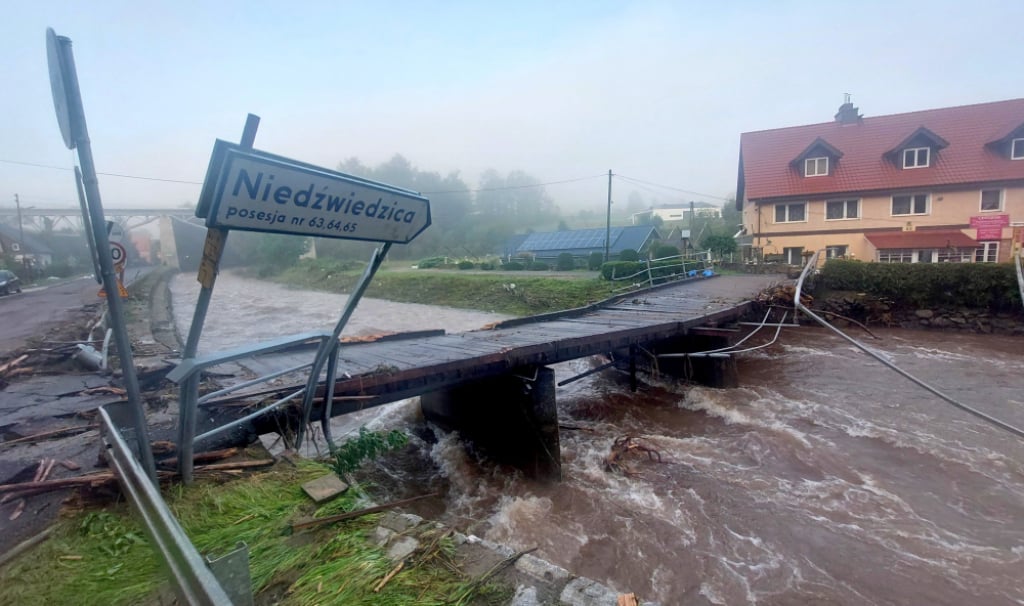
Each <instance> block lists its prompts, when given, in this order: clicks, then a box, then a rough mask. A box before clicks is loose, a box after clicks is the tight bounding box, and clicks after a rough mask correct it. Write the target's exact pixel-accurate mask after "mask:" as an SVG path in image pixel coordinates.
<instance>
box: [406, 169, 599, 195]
mask: <svg viewBox="0 0 1024 606" xmlns="http://www.w3.org/2000/svg"><path fill="white" fill-rule="evenodd" d="M604 176H606V175H605V173H602V174H600V175H591V176H589V177H579V178H576V179H565V180H562V181H548V182H547V183H533V184H530V185H505V186H502V187H480V188H476V189H450V190H447V191H425V192H421V193H423V194H462V193H468V192H472V193H477V192H481V191H502V190H506V189H529V188H531V187H545V186H547V185H561V184H563V183H576V182H578V181H586V180H588V179H596V178H598V177H604Z"/></svg>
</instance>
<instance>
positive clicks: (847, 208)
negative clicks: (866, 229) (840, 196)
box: [825, 198, 860, 221]
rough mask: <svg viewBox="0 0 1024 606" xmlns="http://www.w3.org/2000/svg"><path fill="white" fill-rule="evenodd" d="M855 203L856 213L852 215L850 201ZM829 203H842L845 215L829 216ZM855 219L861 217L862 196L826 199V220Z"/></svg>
mask: <svg viewBox="0 0 1024 606" xmlns="http://www.w3.org/2000/svg"><path fill="white" fill-rule="evenodd" d="M851 202H852V203H853V205H854V210H855V211H856V213H855V214H854V215H853V216H852V217H851V216H850V203H851ZM829 204H842V205H843V216H842V217H839V218H837V219H829V217H828V205H829ZM854 219H860V198H849V199H847V200H826V201H825V220H826V221H851V220H854Z"/></svg>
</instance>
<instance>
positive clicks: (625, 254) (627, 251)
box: [619, 248, 640, 261]
mask: <svg viewBox="0 0 1024 606" xmlns="http://www.w3.org/2000/svg"><path fill="white" fill-rule="evenodd" d="M639 260H640V253H638V252H636V251H635V250H633V249H632V248H624V249H623V250H622V252H620V253H619V261H639Z"/></svg>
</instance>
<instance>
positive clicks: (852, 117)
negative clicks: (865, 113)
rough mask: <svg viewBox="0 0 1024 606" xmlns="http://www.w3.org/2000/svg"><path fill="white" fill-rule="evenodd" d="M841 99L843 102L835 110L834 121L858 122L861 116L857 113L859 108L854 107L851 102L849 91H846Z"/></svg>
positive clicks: (841, 122)
mask: <svg viewBox="0 0 1024 606" xmlns="http://www.w3.org/2000/svg"><path fill="white" fill-rule="evenodd" d="M843 99H844V100H843V104H842V105H840V106H839V111H838V112H836V122H838V123H840V124H860V122H861V119H862V116H861V115H860V114H859V113H858V112H859V111H860V110H858V109H857V108H856V107H854V106H853V102H852V101H850V93H846V94H845V96H844V98H843Z"/></svg>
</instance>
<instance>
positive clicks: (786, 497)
mask: <svg viewBox="0 0 1024 606" xmlns="http://www.w3.org/2000/svg"><path fill="white" fill-rule="evenodd" d="M188 280H191V282H192V283H193V284H194V278H190V277H184V276H182V277H179V278H177V280H176V282H175V284H174V288H175V291H176V295H175V300H174V301H175V309H176V317H177V319H178V323H179V329H180V330H182V331H183V334H184V333H185V332H186V331H187V324H188V322H189V321H190V320H191V306H192V305H193V304H194V300H195V292H196V290H197V289H196V288H194V287H192V286H191V285H188V284H185V282H186V281H188ZM218 297H219V298H218ZM343 301H344V297H343V296H338V295H326V294H323V293H310V292H303V291H297V290H289V289H286V288H283V287H281V286H276V285H273V284H267V283H263V282H257V281H250V280H243V279H239V278H236V277H233V276H230V275H227V276H224V277H222V278H221V279H220V280H219V281H218V284H217V293H216V294H215V295H214V311H213V313H211V321H210V328H209V330H208V331H207V333H206V337H207V338H208V339H209V340H208V341H207V340H206V339H205V338H204V341H203V346H202V347H201V349H203V350H207V345H208V346H209V347H210V348H212V349H219V348H222V347H224V346H228V345H235V344H238V343H242V342H246V341H251V340H253V339H260V338H267V337H270V336H279V335H283V334H291V333H296V332H301V331H305V330H312V329H316V328H323V327H330V325H331V324H332V322H333V319H334V317H336V316H337V314H338V312H339V311H340V309H341V305H342V303H343ZM221 302H223V303H222V304H221V305H220V307H221V308H222V309H218V303H221ZM222 312H223V313H224V314H225V315H224V316H217V315H215V314H219V313H222ZM364 312H365V315H363V316H362V317H361V316H360V314H361V313H364ZM217 318H220V319H217ZM496 319H500V316H495V315H490V314H481V313H473V312H463V311H459V310H452V309H448V308H435V307H427V306H404V305H402V304H396V303H386V302H380V301H372V300H367V301H365V302H363V303H362V304H361V306H360V309H359V311H358V312H357V313H356V317H354V318H353V320H354V324H353V328H352V331H347V332H346V334H361V333H374V332H385V331H400V330H421V329H426V328H445V329H448V330H449V331H457V330H466V329H471V328H474V327H477V326H481V325H483V324H485V323H487V322H491V321H494V320H496ZM317 322H319V324H317ZM311 324H312V325H311ZM876 334H877V335H878V336H879V337H880V339H878V340H873V339H870V338H869V337H867V336H866V335H863V334H861V335H857V336H862V337H864V341H865V342H867V343H868V344H869V345H871V346H872V347H875V348H876V349H877V350H879V351H880V352H882V353H883V354H884V355H886V356H887V357H888V359H890V360H891V361H892V362H894V363H895V364H896V365H898V366H900V367H901V368H903V369H904V370H907V371H908V372H910V373H911V374H914V375H915V376H918V377H919V378H921V379H922V380H924V381H926V382H927V383H929V384H931V385H933V386H934V387H936V388H938V389H940V390H942V391H943V392H945V393H947V394H948V395H950V396H951V397H953V398H955V399H956V400H958V401H960V402H963V403H964V404H968V405H971V406H973V407H976V408H978V409H980V410H982V411H984V412H985V413H987V414H989V415H992V416H994V417H997V418H999V419H1001V420H1003V421H1006V422H1009V423H1011V424H1014V425H1016V426H1018V427H1024V339H1022V338H1020V337H1000V336H991V335H964V334H959V333H957V334H948V333H941V332H918V331H905V330H904V331H895V330H894V331H886V330H881V331H876ZM756 339H757V337H755V338H754V339H753V340H756ZM591 363H592V362H591V361H589V360H578V361H574V362H568V363H564V364H560V365H557V366H556V367H555V370H556V380H558V381H561V380H563V379H565V378H568V377H570V376H573V375H576V374H578V373H580V372H582V371H584V370H586V369H587V368H589V367H590V364H591ZM739 371H740V379H741V383H742V385H741V387H740V388H738V389H728V390H720V389H708V388H703V387H699V386H692V385H684V384H682V383H679V382H676V381H670V380H657V379H651V380H648V381H646V382H645V383H643V384H642V385H641V386H640V389H639V390H638V391H637V392H636V393H632V392H630V390H629V380H628V377H624V376H622V375H619V374H617V373H615V372H614V371H611V372H605V373H599V374H595V375H592V376H590V377H587V378H586V379H583V380H581V381H578V382H576V383H572V384H570V385H568V386H566V387H562V388H558V392H557V397H558V406H559V418H560V422H561V423H562V424H563V429H562V431H561V441H562V444H561V445H562V460H563V472H564V476H565V479H564V481H563V482H562V483H560V484H557V485H544V484H540V483H536V482H532V481H530V480H528V479H525V478H523V477H522V476H521V475H519V474H518V473H516V472H515V471H513V470H511V469H507V468H502V467H496V466H493V465H491V464H489V463H486V462H480V461H477V460H475V459H473V458H472V457H471V456H469V455H467V454H466V450H465V448H463V444H462V443H461V442H460V441H459V439H458V436H456V435H452V434H445V433H442V432H440V431H438V430H436V429H433V428H431V427H427V426H426V425H424V422H423V419H422V416H421V415H420V414H419V408H418V402H417V400H415V399H412V400H405V401H402V402H397V403H394V404H390V405H387V406H384V407H381V408H378V409H375V410H374V411H372V413H371V414H365V413H364V414H363V416H361V417H358V418H354V419H350V420H348V421H346V420H343V419H342V420H339V424H340V426H341V427H343V428H344V427H345V426H346V424H347V425H348V430H351V429H352V428H353V427H357V426H358V425H360V424H368V425H369V426H370V427H371V428H379V429H390V428H400V429H404V430H405V431H406V432H408V433H409V434H410V435H411V436H412V439H411V445H410V447H408V448H407V449H406V450H405V451H403V452H402V453H401V454H400V455H397V456H392V457H390V458H388V459H387V460H385V461H384V462H383V464H382V465H380V466H379V467H378V468H376V469H375V470H374V472H373V474H372V483H373V485H374V491H375V492H376V493H378V494H379V498H380V499H382V500H383V499H390V498H401V497H405V496H413V495H418V494H423V493H427V492H431V491H435V490H436V491H438V492H439V493H440V494H441V495H442V496H440V497H438V498H437V499H434V500H433V501H428V502H424V503H421V504H420V505H418V509H417V512H418V513H420V514H421V515H424V516H426V517H430V518H433V519H438V520H440V521H443V522H447V523H450V524H452V525H454V526H456V527H458V528H460V529H462V530H464V531H467V532H472V533H474V534H477V535H480V536H483V537H486V538H488V539H491V540H494V541H497V542H501V543H505V544H508V545H509V546H511V547H513V548H515V549H526V548H530V547H535V546H536V547H538V550H537V553H536V555H538V556H540V557H543V558H545V559H547V560H550V561H552V562H554V563H556V564H558V565H561V566H563V567H565V568H567V569H569V570H571V571H572V572H573V573H575V574H578V575H583V576H587V577H590V578H593V579H595V580H598V581H601V582H603V583H606V584H608V585H609V586H611V587H613V588H615V589H618V590H621V591H635V592H637V594H639V595H640V596H641V597H642V598H644V599H648V600H657V601H660V602H661V603H663V604H666V605H669V604H689V603H698V604H699V603H713V604H755V603H756V604H849V605H862V604H907V605H911V604H914V605H916V604H948V605H950V606H954V605H955V606H960V605H1000V604H1017V605H1020V604H1024V440H1021V439H1020V438H1017V437H1015V436H1013V435H1012V434H1010V433H1007V432H1005V431H1002V430H1000V429H998V428H996V427H993V426H991V425H988V424H986V423H985V422H983V421H981V420H979V419H977V418H975V417H973V416H970V415H968V414H966V413H964V412H962V411H959V410H957V409H955V408H953V407H952V406H950V405H949V404H947V403H945V402H943V401H942V400H940V399H938V398H936V397H934V396H932V395H930V394H929V393H928V392H926V391H924V390H922V389H921V388H920V387H917V386H916V385H914V384H913V383H911V382H910V381H908V380H906V379H904V378H902V377H900V376H899V375H897V374H895V373H893V372H892V371H890V370H888V369H886V368H885V367H884V366H883V365H882V364H880V363H878V362H877V361H875V360H873V359H872V358H870V357H868V356H866V355H864V354H863V353H861V352H859V351H858V350H856V349H855V348H853V347H852V346H851V345H849V344H848V343H846V342H845V341H843V340H841V339H840V338H838V337H836V336H834V335H831V334H829V333H827V332H826V331H824V330H821V329H816V328H794V329H786V330H785V331H784V332H783V334H782V336H781V338H780V341H779V343H777V344H775V345H772V346H771V347H768V348H766V349H762V350H758V351H755V352H751V353H748V354H744V355H743V357H741V358H740V360H739ZM481 405H486V403H481ZM343 432H344V431H341V432H337V433H336V434H335V435H340V433H343ZM626 435H631V436H637V437H638V438H639V442H640V443H642V444H643V445H644V446H645V447H647V448H649V449H652V450H654V451H656V452H657V454H658V455H660V458H661V461H660V462H659V461H658V460H657V457H653V458H651V457H648V456H645V455H643V453H638V454H637V456H635V457H632V456H631V457H627V458H626V467H625V469H622V470H620V471H619V472H616V473H609V472H607V471H605V469H604V466H603V459H604V457H605V456H606V455H607V454H608V452H609V448H610V447H611V445H612V443H613V442H614V440H615V439H616V438H620V437H622V436H626Z"/></svg>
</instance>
